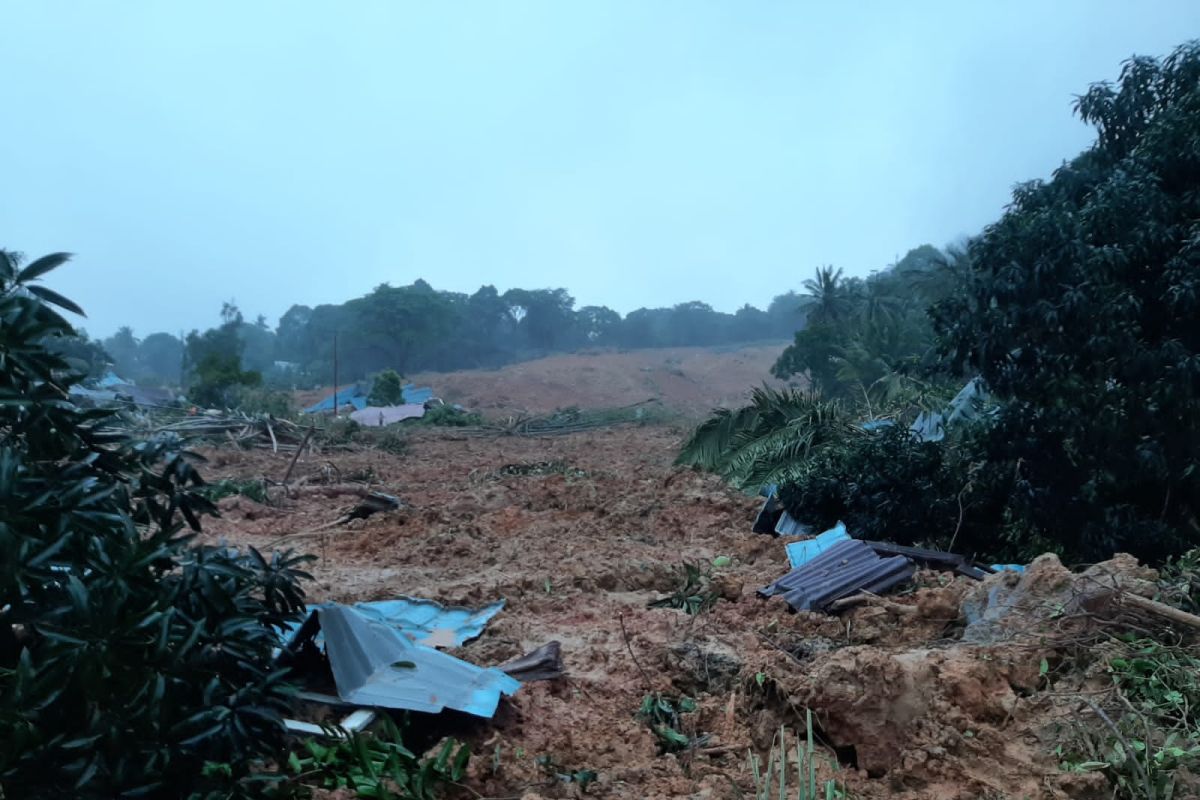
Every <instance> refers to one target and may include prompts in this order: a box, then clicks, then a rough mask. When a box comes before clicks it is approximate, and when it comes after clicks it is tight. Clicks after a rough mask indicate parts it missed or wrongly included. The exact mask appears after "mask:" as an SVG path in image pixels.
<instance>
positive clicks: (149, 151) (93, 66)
mask: <svg viewBox="0 0 1200 800" xmlns="http://www.w3.org/2000/svg"><path fill="white" fill-rule="evenodd" d="M1198 23H1200V6H1197V5H1196V4H1195V3H1193V2H1158V3H1154V4H1150V5H1145V6H1143V5H1133V4H1122V3H1097V2H1062V3H1055V4H1043V3H1010V4H1004V5H1003V6H994V7H990V8H983V7H980V6H978V5H976V4H961V3H925V4H920V5H919V6H913V5H911V4H910V5H905V6H897V5H896V4H890V3H889V4H884V3H878V4H861V5H858V6H856V7H855V9H854V10H848V9H836V10H835V9H826V8H816V7H811V6H810V7H802V6H801V5H799V4H774V3H764V4H758V5H755V6H754V7H752V8H750V9H747V7H745V6H735V5H734V4H717V3H682V2H677V3H655V4H644V3H587V4H584V3H571V4H559V3H505V4H475V5H468V6H460V7H457V8H455V9H450V8H448V7H433V6H419V5H417V4H399V3H391V2H377V3H356V4H354V5H353V6H352V7H342V8H338V9H336V10H335V9H333V8H331V7H329V6H327V5H326V4H317V3H308V2H301V3H297V2H290V3H282V2H277V3H254V4H243V3H219V2H218V3H206V4H195V5H189V6H184V5H182V4H162V3H141V2H128V3H121V4H89V5H84V4H58V3H36V4H33V3H29V4H8V5H7V6H6V7H5V9H4V10H3V11H2V12H0V40H2V41H3V46H4V48H5V52H6V54H7V59H6V61H7V69H6V73H7V80H5V81H4V82H3V83H2V84H0V103H2V104H3V107H4V108H5V109H6V111H7V113H8V117H9V120H10V124H9V125H8V129H7V130H6V132H5V136H4V145H5V146H4V148H3V163H4V173H5V176H6V178H7V183H8V191H6V192H5V193H4V195H3V198H2V199H0V220H2V221H3V228H2V230H3V238H2V240H0V245H2V246H4V247H8V248H13V249H17V250H21V251H25V252H28V253H32V254H39V253H42V252H50V251H55V250H69V251H71V252H74V253H76V254H77V256H76V259H75V261H74V262H73V264H72V265H71V266H70V268H67V269H64V270H62V271H61V272H60V273H59V274H58V275H57V276H56V281H57V283H56V286H58V287H59V288H61V290H62V291H63V292H64V293H67V294H69V295H70V296H72V297H75V298H78V299H79V301H80V302H81V304H82V305H83V306H84V307H85V309H86V310H87V312H88V319H87V320H86V321H84V327H85V328H87V330H88V332H89V333H91V334H92V335H93V336H107V335H109V334H111V333H112V332H114V331H115V330H116V329H117V328H118V327H120V326H126V325H127V326H131V327H132V328H133V329H134V330H135V332H136V333H137V334H138V335H139V336H145V335H148V334H150V333H152V332H155V331H168V332H171V333H173V334H178V333H179V332H181V331H188V330H191V329H197V328H198V329H203V328H207V327H209V326H212V325H214V324H217V323H218V322H219V313H220V310H221V306H222V303H223V302H226V301H229V300H231V299H232V300H235V301H236V302H237V304H238V305H239V306H240V307H241V309H242V311H243V312H244V313H245V314H246V316H247V317H248V318H250V319H253V318H255V317H257V316H258V315H259V314H262V315H264V316H265V317H266V318H267V320H268V321H269V322H270V324H271V325H272V326H274V325H275V323H276V321H277V320H278V319H279V318H280V317H281V316H282V315H283V314H284V312H285V311H287V309H289V308H291V307H292V306H293V305H306V306H317V305H320V304H323V303H342V302H344V301H346V300H349V299H351V298H353V297H357V296H360V295H363V294H366V293H368V292H370V291H371V290H372V289H373V288H374V287H376V286H378V285H380V284H382V283H390V284H392V285H394V286H400V285H408V284H411V283H412V282H414V281H415V280H417V279H419V278H420V279H424V280H425V281H428V282H429V284H431V285H432V286H433V287H435V288H436V289H439V290H446V291H452V292H463V293H471V292H474V291H476V290H477V289H478V288H479V287H480V286H483V285H489V284H490V285H494V286H496V287H497V289H498V290H499V291H500V292H501V293H503V292H505V291H507V290H509V289H513V288H524V289H538V288H552V287H563V288H566V289H567V290H568V291H569V292H570V293H571V294H572V296H573V297H574V298H575V299H576V300H577V301H578V304H579V305H580V306H606V307H608V308H611V309H613V310H615V311H617V312H619V313H622V314H627V313H628V312H630V311H633V310H634V309H637V308H639V307H643V306H647V307H655V306H672V305H675V304H678V303H682V302H685V301H700V302H704V303H708V304H709V305H711V306H712V307H713V308H715V309H717V310H719V311H724V312H733V311H734V310H736V309H737V308H738V307H740V306H741V305H742V304H743V303H751V304H754V305H756V306H758V307H760V308H766V307H767V306H768V304H769V303H770V301H771V298H773V297H775V296H777V295H780V294H782V293H784V292H787V291H789V290H793V289H797V288H798V287H799V285H800V282H801V281H802V280H803V279H804V278H807V277H809V276H811V274H812V272H813V270H814V268H816V267H817V266H819V265H823V264H832V265H835V266H837V267H839V268H842V269H844V270H845V273H846V275H848V276H858V277H862V276H866V275H867V274H869V273H870V272H872V271H874V270H878V269H880V268H882V267H884V266H886V265H888V264H890V263H894V262H895V261H896V260H897V259H898V258H900V257H901V256H903V254H904V253H905V252H907V251H908V250H909V249H910V248H913V247H916V246H918V245H920V244H922V243H932V244H934V245H937V246H942V245H944V244H946V243H948V242H953V241H955V240H958V239H960V238H961V237H963V236H965V235H972V234H975V233H977V232H978V231H979V229H980V228H981V227H982V226H983V225H985V224H987V223H988V222H990V221H992V220H994V219H995V218H996V217H997V216H998V215H999V213H1000V212H1001V211H1002V209H1003V207H1004V205H1005V204H1006V203H1007V202H1008V199H1009V197H1010V192H1011V189H1012V187H1013V185H1014V184H1015V183H1017V182H1018V181H1023V180H1027V179H1030V178H1033V177H1037V176H1043V177H1045V176H1048V175H1049V174H1050V173H1051V171H1052V170H1054V169H1055V168H1056V167H1057V166H1058V165H1059V164H1060V163H1061V162H1062V161H1063V160H1064V159H1067V158H1070V157H1072V156H1074V155H1075V154H1076V153H1077V152H1079V151H1080V150H1081V149H1082V148H1084V147H1085V146H1086V145H1087V143H1088V142H1089V141H1090V132H1089V130H1088V129H1087V128H1086V127H1085V126H1084V125H1082V124H1081V123H1080V122H1079V121H1078V120H1077V119H1076V118H1074V117H1073V116H1072V114H1071V103H1072V98H1073V97H1074V96H1075V95H1077V94H1079V93H1082V92H1083V91H1084V90H1086V88H1087V86H1088V85H1089V84H1090V83H1091V82H1093V81H1095V80H1097V79H1102V78H1115V77H1116V72H1117V65H1118V64H1119V63H1120V62H1121V61H1122V60H1123V59H1125V58H1127V57H1129V56H1130V55H1132V54H1134V53H1148V54H1155V55H1157V54H1163V53H1166V52H1168V51H1169V50H1170V49H1171V48H1172V47H1173V46H1175V45H1177V44H1178V43H1179V42H1181V41H1183V40H1185V39H1187V38H1189V37H1191V36H1192V35H1193V34H1194V33H1195V32H1196V31H1197V30H1200V27H1198ZM731 278H733V279H734V280H733V281H732V282H731V280H730V279H731Z"/></svg>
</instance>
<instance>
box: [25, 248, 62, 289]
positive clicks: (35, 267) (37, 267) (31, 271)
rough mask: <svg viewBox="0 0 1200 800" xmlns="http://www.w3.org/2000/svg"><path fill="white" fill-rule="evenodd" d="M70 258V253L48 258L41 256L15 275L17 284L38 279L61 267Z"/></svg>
mask: <svg viewBox="0 0 1200 800" xmlns="http://www.w3.org/2000/svg"><path fill="white" fill-rule="evenodd" d="M70 258H71V254H70V253H51V254H50V255H48V256H42V257H41V258H39V259H37V260H36V261H34V262H33V263H32V264H30V265H29V266H28V267H25V269H23V270H21V271H20V272H19V273H18V274H17V283H27V282H29V281H31V280H33V279H34V278H40V277H41V276H42V275H45V274H46V273H47V272H49V271H50V270H53V269H57V268H59V267H61V266H62V265H63V264H65V263H66V262H67V261H69V260H70Z"/></svg>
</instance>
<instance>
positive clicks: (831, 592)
mask: <svg viewBox="0 0 1200 800" xmlns="http://www.w3.org/2000/svg"><path fill="white" fill-rule="evenodd" d="M914 572H916V568H915V567H914V566H913V563H912V562H911V561H909V560H908V559H907V558H905V557H904V556H892V557H891V558H881V557H880V556H879V555H877V554H876V553H875V551H874V550H872V549H871V547H870V546H869V545H867V544H866V543H864V542H860V541H858V540H857V539H850V540H848V541H844V542H838V543H837V544H835V545H834V546H833V547H831V548H829V549H828V550H826V551H825V552H824V553H821V554H820V555H818V556H817V557H816V558H814V559H812V560H811V561H809V562H808V563H807V564H805V565H804V566H802V567H797V568H796V569H794V570H792V571H791V572H789V573H788V574H787V575H784V576H783V577H782V578H780V579H779V580H777V581H775V582H774V583H772V584H771V585H769V586H765V587H763V588H762V589H759V590H758V594H759V596H760V597H774V596H775V595H782V596H783V599H784V600H786V601H787V604H788V605H789V606H791V607H792V610H794V611H801V610H803V611H824V610H826V609H827V608H828V607H829V605H830V604H831V603H832V602H833V601H835V600H840V599H842V598H843V597H848V596H849V595H851V594H856V593H858V592H870V593H872V594H879V593H880V592H883V591H886V590H887V589H890V588H892V587H893V586H896V585H898V584H901V583H904V582H905V581H907V580H909V579H910V578H912V576H913V573H914Z"/></svg>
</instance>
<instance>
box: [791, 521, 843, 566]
mask: <svg viewBox="0 0 1200 800" xmlns="http://www.w3.org/2000/svg"><path fill="white" fill-rule="evenodd" d="M849 538H850V534H849V533H847V532H846V526H845V524H844V523H841V522H839V523H838V524H837V525H834V526H833V527H832V528H830V529H829V530H827V531H824V532H823V533H819V534H817V536H816V537H815V538H813V539H805V540H803V541H800V542H789V543H788V544H786V545H784V550H786V551H787V557H788V561H789V562H791V565H792V566H793V567H801V566H804V565H805V564H807V563H808V562H809V561H812V560H813V559H814V558H816V557H817V556H819V555H820V554H821V553H824V552H825V551H826V550H828V549H829V548H831V547H833V546H834V545H835V544H837V543H838V542H844V541H846V540H847V539H849Z"/></svg>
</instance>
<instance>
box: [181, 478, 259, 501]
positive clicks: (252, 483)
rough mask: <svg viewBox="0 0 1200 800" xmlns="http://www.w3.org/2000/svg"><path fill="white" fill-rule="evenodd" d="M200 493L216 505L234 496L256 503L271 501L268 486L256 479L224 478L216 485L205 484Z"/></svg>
mask: <svg viewBox="0 0 1200 800" xmlns="http://www.w3.org/2000/svg"><path fill="white" fill-rule="evenodd" d="M198 493H199V494H200V495H201V496H203V497H205V498H207V499H208V500H211V501H212V502H214V503H215V502H217V501H218V500H220V499H222V498H225V497H233V496H234V495H241V496H242V497H249V498H250V499H251V500H253V501H255V502H256V503H266V502H267V501H268V500H269V499H270V498H268V497H267V484H266V483H265V482H263V481H262V480H254V479H249V480H237V479H235V478H223V479H222V480H219V481H217V482H215V483H209V484H205V485H204V486H203V487H202V488H201V489H200V490H199V492H198Z"/></svg>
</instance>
